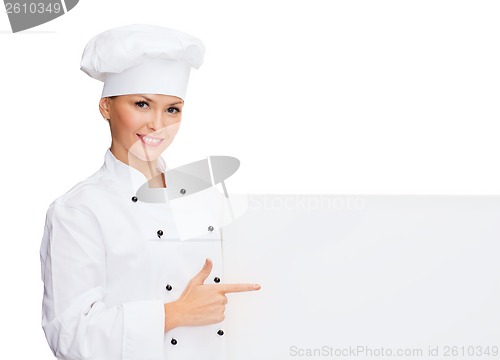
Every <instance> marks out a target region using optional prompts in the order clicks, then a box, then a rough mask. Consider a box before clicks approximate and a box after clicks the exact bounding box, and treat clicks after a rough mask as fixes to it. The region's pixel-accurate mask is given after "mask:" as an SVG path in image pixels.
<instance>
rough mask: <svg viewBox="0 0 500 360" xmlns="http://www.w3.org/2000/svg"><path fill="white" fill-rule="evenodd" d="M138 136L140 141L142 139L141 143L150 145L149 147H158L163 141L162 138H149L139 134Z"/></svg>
mask: <svg viewBox="0 0 500 360" xmlns="http://www.w3.org/2000/svg"><path fill="white" fill-rule="evenodd" d="M137 136H138V137H139V139H141V141H142V142H143V143H144V144H146V145H149V146H158V145H160V144H161V142H162V141H163V139H162V138H157V137H153V136H149V135H142V134H137Z"/></svg>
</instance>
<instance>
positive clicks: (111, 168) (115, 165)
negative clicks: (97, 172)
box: [103, 148, 166, 194]
mask: <svg viewBox="0 0 500 360" xmlns="http://www.w3.org/2000/svg"><path fill="white" fill-rule="evenodd" d="M103 168H104V170H105V171H106V172H107V173H108V174H109V176H110V177H111V178H112V180H114V181H117V182H119V183H120V184H123V185H125V186H127V187H128V188H129V190H130V191H131V192H133V193H134V194H135V193H136V191H137V189H139V188H140V187H141V186H142V185H144V184H145V183H146V182H147V181H148V179H147V178H146V177H145V176H144V174H143V173H141V172H140V171H139V170H137V169H136V168H134V167H132V166H130V165H127V164H125V163H124V162H122V161H120V160H118V159H117V158H116V157H115V156H114V155H113V153H112V152H111V149H110V148H108V150H107V151H106V155H105V156H104V165H103ZM156 168H157V169H158V170H159V171H161V172H162V173H165V171H166V164H165V161H164V160H163V158H162V157H161V156H160V157H158V160H157V161H156Z"/></svg>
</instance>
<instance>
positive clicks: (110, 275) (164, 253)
mask: <svg viewBox="0 0 500 360" xmlns="http://www.w3.org/2000/svg"><path fill="white" fill-rule="evenodd" d="M157 163H158V169H159V170H160V171H162V172H165V163H164V161H163V159H162V158H161V157H160V158H159V159H158V162H157ZM146 181H147V179H146V178H145V176H144V175H143V174H142V173H140V172H139V171H138V170H136V169H135V168H133V167H131V166H128V165H127V164H125V163H123V162H121V161H119V160H118V159H116V158H115V157H114V155H113V154H112V153H111V151H110V150H109V149H108V150H107V152H106V155H105V161H104V164H103V166H102V167H101V169H100V170H98V171H97V172H96V173H95V174H93V175H92V176H90V177H89V178H87V179H86V180H84V181H82V182H80V183H79V184H77V185H76V186H74V187H73V188H72V189H71V190H69V191H68V192H67V193H66V194H65V195H63V196H61V197H59V198H58V199H56V200H55V201H54V202H53V203H52V204H51V205H50V207H49V209H48V211H47V217H46V224H45V229H44V234H43V240H42V245H41V251H40V256H41V265H42V280H43V282H44V295H43V311H42V326H43V329H44V332H45V335H46V338H47V341H48V343H49V346H50V348H51V349H52V351H53V353H54V355H55V356H56V357H57V358H59V359H65V360H66V359H71V360H73V359H75V360H80V359H88V360H115V359H123V360H163V359H173V360H175V359H182V360H184V359H189V360H193V359H197V360H203V359H206V360H212V359H225V357H226V347H225V337H224V322H222V323H218V324H213V325H208V326H191V327H178V328H175V329H172V330H170V331H168V332H167V333H166V334H165V333H164V321H165V314H164V303H167V302H171V301H174V300H177V299H178V298H179V296H180V294H181V293H182V291H183V290H184V288H185V287H186V285H187V283H188V281H189V280H190V279H191V278H192V277H193V276H194V275H195V274H197V273H198V272H199V270H200V269H201V268H202V266H203V263H204V261H205V259H206V258H211V259H212V261H213V270H212V273H211V274H210V276H209V278H207V280H206V281H205V283H218V282H220V281H221V279H223V276H222V254H221V231H220V227H219V225H218V224H220V219H218V218H217V217H218V216H219V214H220V213H219V212H218V205H217V204H218V201H220V199H221V198H222V197H220V196H219V192H218V190H217V189H216V188H214V187H211V188H209V189H207V190H204V191H200V192H198V193H196V194H192V195H189V194H187V195H189V196H187V197H185V198H182V197H181V198H179V199H176V200H172V201H166V202H160V203H146V202H142V201H141V200H140V199H138V197H137V196H136V195H137V194H136V190H137V189H138V188H139V187H141V186H142V185H143V184H144V183H145V182H146ZM167 186H168V184H167ZM186 224H188V225H189V226H186ZM178 225H181V227H183V229H182V231H180V227H179V226H178ZM186 229H189V230H186ZM181 232H182V234H181Z"/></svg>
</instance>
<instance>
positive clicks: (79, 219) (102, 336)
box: [40, 201, 164, 360]
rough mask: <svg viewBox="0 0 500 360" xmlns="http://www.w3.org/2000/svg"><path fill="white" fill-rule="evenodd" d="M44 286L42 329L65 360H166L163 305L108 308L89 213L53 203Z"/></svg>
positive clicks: (98, 240)
mask: <svg viewBox="0 0 500 360" xmlns="http://www.w3.org/2000/svg"><path fill="white" fill-rule="evenodd" d="M40 258H41V264H42V280H43V282H44V295H43V309H42V327H43V329H44V332H45V336H46V338H47V341H48V343H49V346H50V348H51V349H52V352H53V353H54V355H55V356H56V357H57V358H59V359H64V360H83V359H85V360H117V359H123V360H138V359H141V360H160V359H161V360H162V359H163V358H164V357H163V341H164V330H163V329H164V307H163V303H162V302H161V301H160V300H151V301H135V302H127V303H123V304H119V305H115V306H106V304H105V303H104V302H103V299H104V296H105V294H106V277H107V276H106V251H105V242H104V241H103V239H102V234H101V229H100V227H99V223H98V222H97V221H96V219H95V218H94V217H93V215H92V214H90V213H89V212H87V211H85V210H82V209H81V208H79V207H72V206H67V205H63V204H60V203H58V202H57V201H56V202H54V203H53V204H52V205H51V206H50V207H49V210H48V211H47V217H46V223H45V229H44V235H43V240H42V245H41V250H40Z"/></svg>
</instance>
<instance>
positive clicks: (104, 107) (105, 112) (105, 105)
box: [99, 97, 111, 120]
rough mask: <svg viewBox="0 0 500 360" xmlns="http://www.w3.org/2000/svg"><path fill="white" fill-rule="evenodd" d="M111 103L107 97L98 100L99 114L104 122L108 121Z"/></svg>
mask: <svg viewBox="0 0 500 360" xmlns="http://www.w3.org/2000/svg"><path fill="white" fill-rule="evenodd" d="M110 102H111V99H110V98H109V97H104V98H101V100H99V111H100V112H101V115H102V117H103V118H105V119H106V120H109V118H110V116H109V113H110V106H109V103H110Z"/></svg>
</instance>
